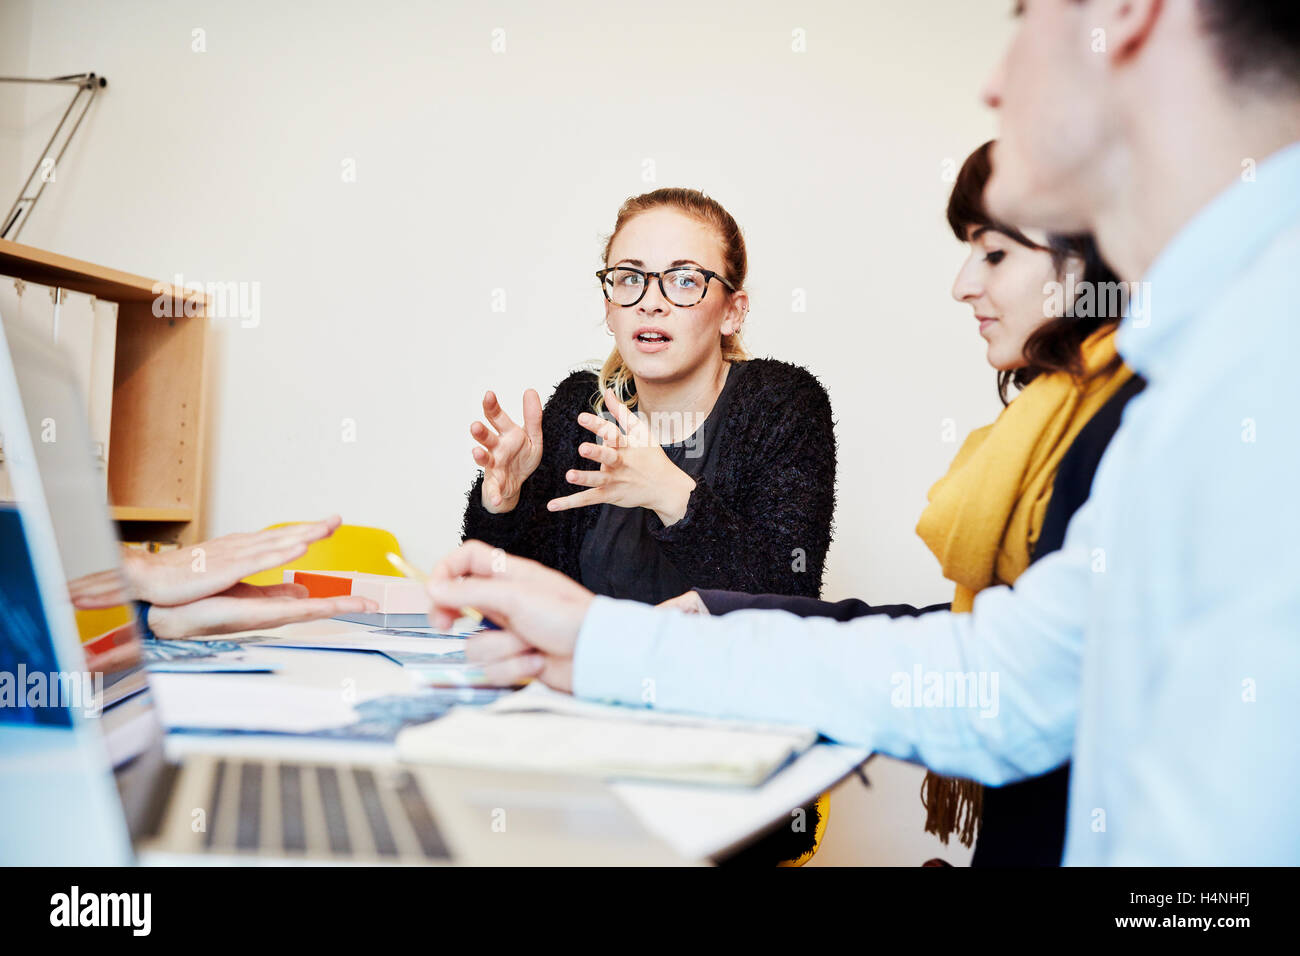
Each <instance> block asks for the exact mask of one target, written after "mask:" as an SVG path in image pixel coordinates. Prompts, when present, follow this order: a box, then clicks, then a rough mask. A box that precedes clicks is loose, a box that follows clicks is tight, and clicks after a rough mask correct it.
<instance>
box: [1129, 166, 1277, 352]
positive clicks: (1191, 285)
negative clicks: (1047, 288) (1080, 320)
mask: <svg viewBox="0 0 1300 956" xmlns="http://www.w3.org/2000/svg"><path fill="white" fill-rule="evenodd" d="M1297 218H1300V142H1296V143H1292V144H1291V145H1289V146H1286V147H1284V148H1282V149H1280V150H1278V151H1277V152H1276V153H1274V154H1273V155H1271V156H1269V157H1268V158H1267V159H1265V160H1264V161H1263V162H1262V163H1260V164H1259V165H1258V166H1257V167H1256V169H1255V176H1254V178H1253V180H1246V179H1241V180H1239V181H1237V182H1235V183H1233V184H1232V185H1231V186H1229V187H1228V188H1226V189H1224V190H1223V192H1221V193H1219V194H1218V195H1217V196H1215V197H1214V199H1212V200H1210V202H1209V203H1208V204H1207V205H1205V206H1203V207H1202V208H1201V210H1200V211H1199V212H1197V213H1196V215H1194V216H1193V217H1192V219H1191V220H1190V221H1189V222H1188V223H1187V225H1185V226H1184V227H1183V228H1182V229H1181V230H1180V231H1179V232H1178V234H1177V235H1175V236H1174V238H1173V239H1172V240H1170V241H1169V243H1168V244H1167V245H1166V246H1165V247H1164V249H1162V250H1161V251H1160V254H1159V255H1158V256H1157V257H1156V260H1155V262H1154V263H1152V265H1151V268H1150V269H1149V270H1147V274H1146V277H1145V278H1144V279H1143V280H1142V282H1141V285H1140V287H1139V288H1137V289H1135V290H1133V294H1132V296H1131V297H1130V303H1129V307H1128V309H1126V310H1125V315H1124V319H1123V321H1122V322H1121V323H1120V330H1119V338H1118V345H1119V351H1120V354H1121V355H1122V356H1123V357H1124V361H1125V362H1127V363H1128V365H1129V366H1130V367H1131V368H1133V369H1134V370H1135V371H1137V372H1140V373H1143V374H1147V375H1149V374H1150V373H1151V370H1152V366H1153V365H1158V364H1159V359H1160V356H1161V354H1162V353H1163V352H1164V351H1166V349H1165V347H1164V346H1163V345H1162V343H1164V342H1165V341H1166V340H1167V337H1168V336H1170V335H1172V334H1176V332H1177V330H1178V328H1179V327H1180V326H1181V325H1183V324H1184V323H1185V322H1187V321H1190V320H1191V318H1192V317H1194V316H1195V315H1196V313H1197V311H1198V309H1199V308H1201V307H1203V306H1204V305H1205V304H1206V303H1207V302H1208V301H1210V300H1212V299H1213V298H1214V297H1215V295H1216V294H1217V293H1218V292H1219V291H1220V289H1222V288H1223V287H1224V286H1225V285H1227V283H1228V282H1229V281H1231V280H1232V278H1233V277H1234V276H1236V275H1237V274H1238V273H1240V272H1241V270H1242V269H1244V268H1245V267H1246V266H1247V265H1248V264H1249V263H1250V262H1251V261H1252V260H1253V259H1254V258H1256V257H1257V256H1258V254H1259V252H1260V250H1261V249H1262V247H1263V246H1265V245H1266V244H1267V243H1268V242H1269V241H1270V240H1271V239H1272V238H1273V236H1274V235H1276V234H1277V233H1278V232H1279V231H1280V230H1282V229H1283V228H1285V227H1286V226H1288V225H1291V224H1293V223H1294V222H1295V221H1296V220H1297Z"/></svg>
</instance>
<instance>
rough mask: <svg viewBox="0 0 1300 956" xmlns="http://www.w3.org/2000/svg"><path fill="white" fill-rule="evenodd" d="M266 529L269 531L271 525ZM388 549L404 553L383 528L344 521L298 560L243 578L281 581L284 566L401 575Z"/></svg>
mask: <svg viewBox="0 0 1300 956" xmlns="http://www.w3.org/2000/svg"><path fill="white" fill-rule="evenodd" d="M294 524H302V522H301V521H284V522H281V523H280V524H273V525H271V528H287V527H289V526H290V525H294ZM267 530H270V529H269V528H268V529H267ZM389 551H392V552H393V553H394V554H397V555H399V556H400V555H401V553H402V549H401V548H400V547H398V544H397V539H396V538H395V537H393V535H392V534H390V533H389V532H387V531H385V530H384V529H383V528H367V527H364V526H363V525H356V524H341V525H339V526H338V528H337V529H335V531H334V533H333V534H332V535H330V536H329V537H328V538H325V539H323V540H321V541H313V542H312V543H311V544H309V545H308V546H307V553H306V554H304V555H303V556H302V557H301V558H298V559H297V560H296V561H290V562H289V563H288V564H286V565H283V566H282V567H278V568H271V569H270V570H268V571H259V572H257V573H256V574H253V575H250V576H248V577H246V578H244V581H245V582H246V583H248V584H280V583H282V582H283V581H284V573H283V572H284V569H285V568H301V569H304V570H308V571H365V572H366V573H368V574H388V575H392V576H394V577H400V575H399V574H398V572H397V569H396V568H394V567H393V566H392V565H391V564H389V563H388V559H387V558H386V557H385V555H386V554H388V552H389Z"/></svg>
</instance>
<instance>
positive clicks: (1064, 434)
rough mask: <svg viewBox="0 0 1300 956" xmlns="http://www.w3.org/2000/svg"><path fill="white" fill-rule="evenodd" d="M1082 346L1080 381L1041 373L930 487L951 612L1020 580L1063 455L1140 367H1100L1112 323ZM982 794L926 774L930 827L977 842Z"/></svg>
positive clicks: (932, 534) (930, 535) (929, 516)
mask: <svg viewBox="0 0 1300 956" xmlns="http://www.w3.org/2000/svg"><path fill="white" fill-rule="evenodd" d="M1081 351H1082V355H1083V367H1084V375H1083V380H1082V384H1080V383H1079V382H1076V381H1075V379H1074V378H1073V377H1072V376H1071V375H1070V374H1069V373H1067V372H1053V373H1051V374H1048V375H1040V376H1038V377H1037V378H1035V379H1034V380H1033V381H1032V382H1030V383H1029V385H1027V386H1026V387H1025V390H1024V391H1022V392H1021V393H1020V394H1019V395H1018V396H1016V398H1015V399H1014V400H1013V401H1012V402H1011V404H1010V405H1008V406H1007V407H1006V408H1004V409H1003V410H1002V414H1000V415H999V416H998V418H997V421H995V422H994V423H993V424H992V425H985V426H984V427H983V428H977V429H975V431H973V432H971V433H970V435H969V436H968V437H967V439H966V441H965V442H964V443H963V444H962V446H961V450H960V451H958V452H957V456H956V457H955V458H954V459H953V461H952V465H950V466H949V468H948V473H947V474H946V475H944V476H943V477H942V478H940V479H939V480H938V481H937V482H935V484H934V487H932V488H931V489H930V495H929V498H930V504H929V506H928V507H927V508H926V509H925V511H924V512H922V514H921V520H920V521H919V522H918V523H917V526H916V533H917V534H919V535H920V536H921V540H923V541H924V542H925V543H926V545H927V546H928V547H929V548H930V550H931V551H933V552H934V556H935V557H936V558H938V559H939V564H940V566H941V567H942V568H943V576H944V577H945V578H947V579H948V580H949V581H952V582H953V584H955V585H956V590H955V592H954V594H953V598H952V609H953V611H956V612H965V611H969V610H970V609H971V606H972V605H973V603H974V601H975V595H976V594H977V593H979V592H980V591H982V590H983V589H984V588H986V587H989V586H990V585H995V584H1013V583H1014V582H1015V580H1016V578H1018V577H1020V575H1021V573H1023V572H1024V570H1025V568H1027V567H1029V559H1030V556H1031V555H1032V554H1033V551H1034V545H1035V543H1036V542H1037V541H1038V533H1039V531H1040V530H1041V529H1042V526H1043V517H1044V516H1045V515H1046V514H1047V505H1048V502H1049V501H1050V500H1051V496H1052V485H1053V483H1054V482H1055V480H1056V470H1057V468H1058V467H1059V466H1060V464H1061V459H1062V458H1063V457H1064V456H1065V453H1066V451H1068V450H1069V448H1070V445H1071V444H1073V442H1074V439H1075V438H1076V437H1077V436H1078V434H1079V432H1080V430H1082V428H1083V426H1084V425H1086V424H1088V422H1089V420H1091V418H1092V416H1093V415H1095V414H1096V413H1097V411H1098V410H1099V409H1100V408H1101V407H1102V406H1103V405H1105V404H1106V402H1107V401H1109V400H1110V397H1111V396H1112V395H1114V394H1115V392H1117V391H1118V390H1119V389H1120V387H1121V386H1122V385H1123V384H1124V383H1125V382H1126V381H1127V380H1128V379H1129V377H1130V376H1131V375H1132V374H1133V373H1132V372H1131V371H1130V370H1129V369H1128V368H1127V367H1124V366H1120V368H1119V370H1118V371H1117V372H1115V374H1113V375H1104V374H1098V373H1101V372H1103V371H1104V370H1105V369H1106V368H1107V366H1109V365H1110V364H1111V363H1112V362H1114V360H1115V355H1116V353H1115V328H1114V326H1111V327H1109V328H1106V329H1102V330H1100V331H1098V332H1095V333H1094V334H1093V335H1091V336H1089V338H1087V339H1086V340H1085V341H1084V342H1083V345H1082V346H1081ZM981 798H982V791H981V790H980V788H979V786H978V784H975V783H972V782H971V781H968V780H953V779H949V778H944V777H940V776H938V775H937V774H934V773H929V774H927V775H926V779H925V783H924V784H922V787H921V799H922V801H923V802H924V803H925V805H926V809H927V810H928V818H927V820H926V827H925V828H926V832H929V833H936V834H938V835H939V838H940V839H941V840H942V841H943V842H944V843H947V842H948V836H949V834H950V833H952V832H953V831H954V830H958V829H960V831H961V842H962V843H964V844H966V845H967V846H970V845H971V843H972V841H973V840H974V836H975V827H976V824H977V823H978V822H979V817H980V811H981V808H982V807H981V805H982V799H981Z"/></svg>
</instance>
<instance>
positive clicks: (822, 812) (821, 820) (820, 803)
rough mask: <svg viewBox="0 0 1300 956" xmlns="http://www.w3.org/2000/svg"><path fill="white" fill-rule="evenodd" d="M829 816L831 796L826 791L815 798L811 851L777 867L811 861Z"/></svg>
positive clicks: (800, 864)
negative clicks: (814, 819)
mask: <svg viewBox="0 0 1300 956" xmlns="http://www.w3.org/2000/svg"><path fill="white" fill-rule="evenodd" d="M830 815H831V795H830V792H829V791H827V792H826V793H823V794H822V795H821V796H820V797H818V798H817V826H816V827H815V828H814V829H813V845H812V849H811V850H808V851H807V852H806V853H803V854H801V855H800V856H797V857H795V858H794V859H793V860H782V861H781V862H780V863H778V864H777V866H803V865H804V864H805V863H807V862H808V861H809V860H811V859H812V858H813V857H814V856H815V855H816V854H817V850H818V849H819V848H820V847H821V845H822V837H824V836H825V835H826V820H827V818H828V817H829V816H830Z"/></svg>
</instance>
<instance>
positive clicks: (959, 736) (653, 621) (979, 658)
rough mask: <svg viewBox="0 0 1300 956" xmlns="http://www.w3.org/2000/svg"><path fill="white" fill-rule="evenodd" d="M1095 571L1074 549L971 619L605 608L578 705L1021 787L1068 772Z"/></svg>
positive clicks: (593, 625) (581, 675)
mask: <svg viewBox="0 0 1300 956" xmlns="http://www.w3.org/2000/svg"><path fill="white" fill-rule="evenodd" d="M1086 510H1087V509H1086V506H1085V508H1084V509H1083V510H1081V511H1080V513H1079V515H1077V516H1076V521H1075V523H1074V524H1076V525H1077V524H1079V523H1080V522H1079V519H1080V518H1085V520H1086V514H1085V513H1086ZM1071 531H1072V532H1074V531H1075V527H1074V525H1072V526H1071ZM1089 555H1090V552H1089V549H1088V547H1087V546H1086V544H1085V543H1084V536H1083V535H1079V536H1078V538H1077V539H1076V538H1075V537H1074V535H1073V534H1072V538H1071V541H1070V542H1067V546H1066V547H1064V548H1062V549H1061V550H1060V551H1058V552H1056V553H1054V554H1052V555H1049V556H1047V557H1045V558H1043V559H1042V560H1041V561H1039V562H1038V563H1037V564H1035V565H1033V566H1032V567H1031V568H1030V569H1029V570H1028V571H1026V572H1025V573H1024V574H1023V575H1021V577H1020V579H1019V581H1018V582H1017V586H1016V588H1015V589H1014V590H1013V589H1011V588H1008V587H996V588H988V589H986V590H984V591H982V592H980V594H979V595H978V597H977V598H976V601H975V607H974V610H973V612H972V613H970V614H952V613H950V612H942V611H941V612H936V613H933V614H927V615H924V616H922V617H902V618H897V619H890V618H887V617H881V616H871V617H863V618H858V619H856V620H853V621H849V622H847V623H840V622H836V621H832V620H828V619H825V618H800V617H796V616H794V615H792V614H789V613H787V612H784V611H757V610H746V611H736V612H734V613H731V614H728V615H726V616H725V617H704V616H701V615H692V614H683V613H681V612H676V611H667V610H656V609H655V608H652V607H648V606H646V605H641V604H636V603H634V602H628V601H614V600H611V599H609V598H604V597H598V598H596V599H595V601H594V602H593V603H592V606H591V609H590V610H589V612H588V614H587V617H586V619H585V621H584V622H583V626H582V629H581V632H580V634H579V637H578V643H577V648H576V652H575V659H574V685H575V693H577V694H579V695H580V696H583V697H590V698H595V699H600V700H608V701H613V702H617V703H622V704H630V705H635V706H648V707H654V708H657V709H663V710H680V711H688V712H693V713H699V714H705V715H709V716H716V717H737V718H746V719H751V720H764V721H774V722H783V723H793V724H800V725H803V726H809V727H813V728H815V729H816V730H818V731H820V732H821V733H822V734H824V735H826V736H827V737H829V738H831V739H832V740H835V741H839V742H842V743H847V744H853V745H856V746H861V747H867V748H870V749H872V750H876V751H879V752H881V753H886V754H889V755H891V756H894V757H898V758H901V759H904V760H910V761H915V762H919V763H922V764H924V765H926V766H927V767H930V768H931V769H933V770H935V771H938V772H939V773H943V774H948V775H952V776H962V777H968V778H971V779H975V780H979V781H981V782H983V783H986V784H990V785H994V786H996V785H1000V784H1003V783H1008V782H1010V781H1013V780H1018V779H1022V778H1024V777H1029V776H1034V775H1036V774H1039V773H1044V772H1046V771H1048V770H1051V769H1053V768H1054V767H1057V766H1059V765H1060V764H1061V763H1062V762H1064V761H1065V760H1068V759H1069V756H1070V751H1071V748H1072V744H1073V740H1074V724H1075V717H1076V714H1077V711H1078V701H1079V677H1080V668H1081V656H1082V634H1083V622H1084V617H1085V615H1086V613H1087V607H1088V590H1089V587H1090V577H1091V573H1092V572H1091V569H1090V563H1089Z"/></svg>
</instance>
